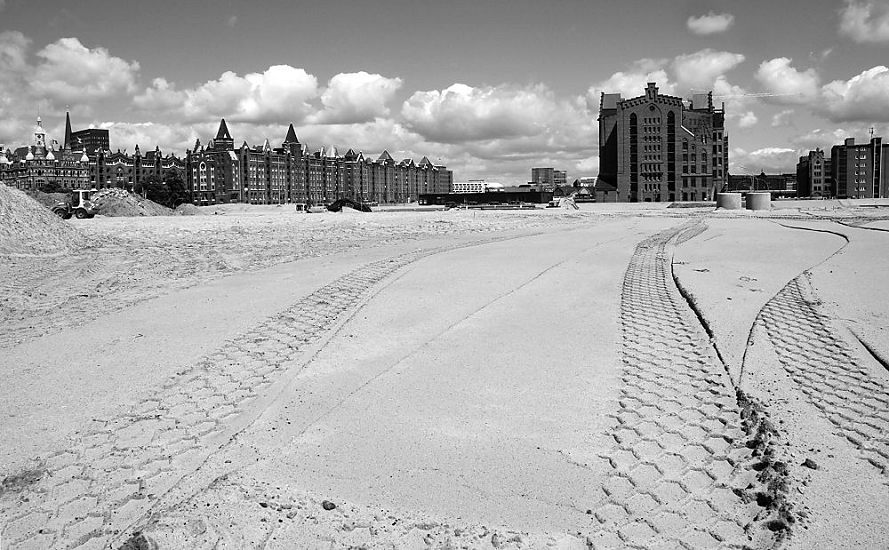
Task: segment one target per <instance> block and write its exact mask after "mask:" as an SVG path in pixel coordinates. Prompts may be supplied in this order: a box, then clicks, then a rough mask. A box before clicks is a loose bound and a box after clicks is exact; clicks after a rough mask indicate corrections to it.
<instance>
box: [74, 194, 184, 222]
mask: <svg viewBox="0 0 889 550" xmlns="http://www.w3.org/2000/svg"><path fill="white" fill-rule="evenodd" d="M90 200H91V201H92V202H93V204H95V205H96V208H97V210H98V213H99V214H101V215H103V216H169V215H171V214H172V213H173V210H172V209H170V208H167V207H166V206H161V205H159V204H158V203H156V202H154V201H150V200H148V199H143V198H142V197H140V196H139V195H136V194H135V193H130V192H129V191H127V190H125V189H117V188H114V189H102V190H101V191H96V192H95V193H93V194H92V196H91V197H90Z"/></svg>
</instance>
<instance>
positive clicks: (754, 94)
mask: <svg viewBox="0 0 889 550" xmlns="http://www.w3.org/2000/svg"><path fill="white" fill-rule="evenodd" d="M691 91H692V92H706V91H707V90H699V89H697V88H691ZM793 95H795V96H800V95H803V94H802V92H793V93H786V94H776V93H772V92H750V93H746V94H723V95H713V96H711V97H712V98H713V99H716V98H721V99H726V98H736V97H781V96H793Z"/></svg>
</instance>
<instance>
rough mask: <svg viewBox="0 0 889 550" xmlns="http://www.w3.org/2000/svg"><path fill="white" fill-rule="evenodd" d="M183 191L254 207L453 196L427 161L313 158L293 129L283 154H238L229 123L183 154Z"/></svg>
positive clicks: (448, 179) (246, 149) (328, 153)
mask: <svg viewBox="0 0 889 550" xmlns="http://www.w3.org/2000/svg"><path fill="white" fill-rule="evenodd" d="M185 164H186V168H185V172H186V185H187V187H188V189H189V190H190V191H191V192H192V197H193V199H194V203H195V204H198V205H200V204H213V203H222V202H249V203H254V204H286V203H303V204H305V203H311V204H326V203H331V202H333V201H335V200H337V199H340V198H349V199H353V200H357V201H361V202H376V203H402V202H409V201H412V202H415V201H417V200H418V199H419V196H420V195H421V194H427V193H448V192H450V190H451V187H452V186H453V174H452V173H451V171H450V170H448V169H447V168H445V167H444V166H438V165H434V164H433V163H432V162H430V161H429V159H428V158H426V157H423V159H422V160H421V161H420V162H419V163H415V162H414V161H413V160H412V159H405V160H402V161H400V162H396V161H395V159H393V158H392V156H391V155H390V154H389V153H388V152H387V151H383V153H382V154H381V155H380V156H379V157H378V158H377V159H376V160H372V159H369V158H366V157H365V156H364V154H363V153H361V152H358V153H356V152H355V151H353V150H352V149H349V150H348V151H347V152H346V153H345V154H344V155H340V154H339V153H338V151H337V150H336V148H333V147H331V148H327V149H325V148H321V149H319V150H318V151H316V152H314V153H310V152H309V149H308V147H306V146H305V145H304V144H302V143H300V141H299V138H298V137H297V135H296V131H295V130H294V128H293V124H291V125H290V127H289V128H288V129H287V134H286V136H285V137H284V141H283V142H282V144H281V146H280V147H274V148H273V147H272V146H271V144H270V143H269V141H268V139H266V140H265V143H264V144H263V145H259V146H254V147H250V146H249V145H247V143H246V142H244V143H243V144H242V145H241V146H240V147H239V148H235V145H234V139H233V138H232V136H231V133H230V132H229V130H228V125H227V124H226V123H225V119H223V120H221V121H220V123H219V130H218V131H217V132H216V137H215V138H213V139H212V140H210V141H209V142H208V144H207V145H206V147H205V146H203V145H202V144H201V142H200V140H197V141H196V142H195V145H194V148H193V149H191V150H189V151H187V152H186V158H185Z"/></svg>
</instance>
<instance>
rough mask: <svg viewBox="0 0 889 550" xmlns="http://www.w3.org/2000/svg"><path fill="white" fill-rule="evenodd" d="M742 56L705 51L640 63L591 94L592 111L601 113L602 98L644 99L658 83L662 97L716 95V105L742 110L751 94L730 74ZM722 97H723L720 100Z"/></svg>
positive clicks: (612, 76)
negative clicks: (602, 95) (652, 84)
mask: <svg viewBox="0 0 889 550" xmlns="http://www.w3.org/2000/svg"><path fill="white" fill-rule="evenodd" d="M744 59H745V58H744V56H743V55H742V54H738V53H732V52H723V51H717V50H713V49H709V48H707V49H703V50H700V51H697V52H694V53H691V54H682V55H678V56H676V57H674V58H673V59H640V60H638V61H636V62H635V63H633V64H632V65H631V66H630V67H629V68H628V69H627V70H626V71H620V72H616V73H614V74H613V75H611V76H610V77H609V78H608V79H606V80H604V81H602V82H599V83H597V84H594V85H593V86H591V87H590V88H589V89H588V90H587V100H588V102H589V105H590V108H591V109H598V107H599V95H600V93H602V92H605V93H620V94H621V95H622V96H623V97H624V98H629V97H636V96H639V95H642V94H643V93H644V91H645V86H646V84H647V83H648V82H655V83H657V85H658V89H659V91H660V93H662V94H667V95H679V96H682V97H689V96H690V95H691V94H693V93H704V92H708V91H712V92H713V95H714V96H717V97H715V98H714V103H718V102H724V103H726V104H727V105H728V106H729V108H730V109H732V110H738V109H740V108H742V107H743V106H744V105H745V104H746V103H747V102H748V101H749V100H748V99H747V98H745V97H743V95H744V94H745V93H747V91H746V90H745V89H744V88H742V87H741V86H738V85H736V84H732V83H731V82H729V81H728V77H727V76H726V73H728V72H730V71H732V70H733V69H735V68H736V67H737V66H738V65H739V64H741V63H742V62H743V61H744ZM720 96H722V97H720Z"/></svg>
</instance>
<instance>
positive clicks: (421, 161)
mask: <svg viewBox="0 0 889 550" xmlns="http://www.w3.org/2000/svg"><path fill="white" fill-rule="evenodd" d="M431 164H432V161H430V160H429V158H427V157H423V158H422V160H420V164H419V165H418V166H427V165H431Z"/></svg>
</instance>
